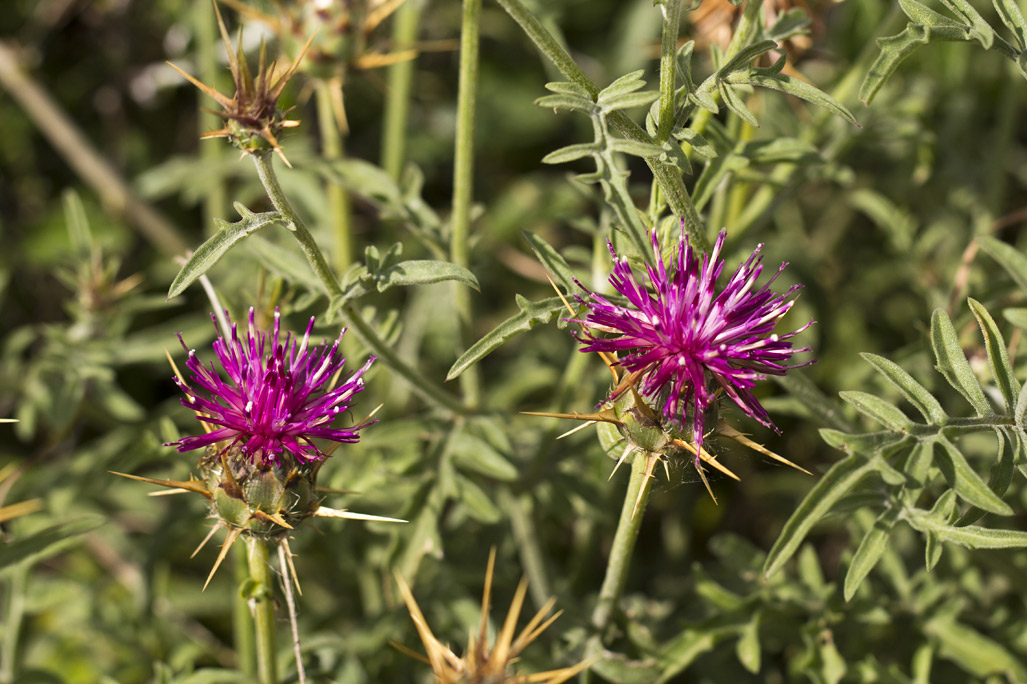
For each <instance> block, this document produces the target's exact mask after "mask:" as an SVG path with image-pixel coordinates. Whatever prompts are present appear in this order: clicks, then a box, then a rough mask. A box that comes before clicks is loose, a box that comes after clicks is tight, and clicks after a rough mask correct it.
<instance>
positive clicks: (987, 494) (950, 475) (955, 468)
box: [935, 436, 1013, 515]
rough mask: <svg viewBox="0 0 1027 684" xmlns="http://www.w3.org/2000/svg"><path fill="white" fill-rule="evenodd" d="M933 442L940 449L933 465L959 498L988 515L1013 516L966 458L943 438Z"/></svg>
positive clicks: (1010, 509)
mask: <svg viewBox="0 0 1027 684" xmlns="http://www.w3.org/2000/svg"><path fill="white" fill-rule="evenodd" d="M935 440H936V442H937V443H938V444H939V445H941V447H942V453H941V454H939V458H938V459H936V462H935V464H936V465H937V466H938V467H939V468H940V469H941V472H942V475H944V476H945V480H946V481H947V482H948V483H949V486H950V487H952V489H953V490H954V491H955V492H956V494H958V495H959V498H961V499H962V500H963V501H966V502H967V503H968V504H970V505H972V506H976V507H977V508H981V509H983V510H985V511H988V512H990V513H996V514H998V515H1012V514H1013V509H1012V508H1010V507H1009V504H1007V503H1006V502H1004V501H1003V500H1002V499H1000V498H999V497H998V496H997V495H996V494H995V492H993V491H991V489H989V488H988V485H987V484H986V483H985V482H984V480H983V479H981V476H980V475H978V474H977V473H976V472H975V471H974V469H973V468H971V467H970V464H969V463H967V460H966V457H965V456H964V455H963V454H962V452H960V451H959V449H957V448H956V445H954V444H953V443H952V442H950V441H949V440H948V438H947V437H944V436H939V437H936V438H935Z"/></svg>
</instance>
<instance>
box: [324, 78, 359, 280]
mask: <svg viewBox="0 0 1027 684" xmlns="http://www.w3.org/2000/svg"><path fill="white" fill-rule="evenodd" d="M341 88H342V83H341V82H340V81H339V80H337V79H329V80H325V79H319V80H318V81H317V88H316V91H315V93H316V98H317V129H318V132H319V133H320V134H321V154H322V156H323V157H324V158H325V160H326V161H333V160H339V159H342V157H343V147H342V131H340V130H339V122H338V121H336V118H335V112H334V110H333V108H332V98H333V97H334V94H333V92H332V91H333V90H334V89H341ZM325 193H326V194H327V195H328V216H329V221H330V222H331V227H332V237H333V238H334V242H333V245H334V249H333V250H332V262H333V263H334V264H335V269H336V270H337V271H339V272H340V273H342V272H344V271H345V270H346V269H347V268H349V265H350V264H351V263H352V262H353V237H352V234H351V233H352V231H351V229H350V203H349V194H347V192H346V189H345V188H343V187H342V186H340V185H339V184H338V183H333V182H331V181H326V183H325Z"/></svg>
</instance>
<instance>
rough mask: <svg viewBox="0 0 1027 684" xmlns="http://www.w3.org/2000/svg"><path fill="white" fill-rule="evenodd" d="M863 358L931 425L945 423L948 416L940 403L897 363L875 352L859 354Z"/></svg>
mask: <svg viewBox="0 0 1027 684" xmlns="http://www.w3.org/2000/svg"><path fill="white" fill-rule="evenodd" d="M860 356H862V357H863V359H864V360H865V361H866V362H867V363H869V364H870V365H871V366H873V367H874V369H875V370H876V371H877V372H878V373H880V374H881V375H883V376H884V378H885V379H886V380H887V381H888V383H889V384H891V385H892V386H893V387H894V388H895V389H897V390H899V391H900V392H901V393H902V396H904V397H905V398H906V400H907V401H908V402H909V403H910V404H912V405H913V408H915V409H916V410H917V411H919V412H920V414H921V415H923V417H924V418H925V419H926V420H927V422H928V423H930V424H931V425H945V424H946V423H947V422H948V420H949V417H948V415H947V414H946V413H945V410H944V409H942V407H941V404H940V403H939V402H938V400H937V399H935V398H934V395H932V394H931V393H930V392H928V391H927V389H926V388H925V387H924V386H923V385H921V384H920V383H919V382H917V381H916V380H914V379H913V376H912V375H910V374H909V373H907V372H906V371H905V370H903V369H902V368H901V367H900V366H899V365H898V364H897V363H895V362H893V361H889V360H888V359H886V358H884V357H883V356H878V355H876V354H869V353H864V354H860Z"/></svg>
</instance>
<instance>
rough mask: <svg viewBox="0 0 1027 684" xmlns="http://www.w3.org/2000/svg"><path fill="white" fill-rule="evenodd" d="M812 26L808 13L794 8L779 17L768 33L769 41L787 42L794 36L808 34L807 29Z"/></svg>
mask: <svg viewBox="0 0 1027 684" xmlns="http://www.w3.org/2000/svg"><path fill="white" fill-rule="evenodd" d="M809 24H810V18H809V16H808V15H807V14H806V12H805V11H804V10H802V9H800V8H798V7H793V8H792V9H790V10H788V11H787V12H783V13H782V14H780V15H778V19H777V21H775V22H774V25H773V26H771V27H770V28H769V29H767V31H766V34H765V35H766V37H767V39H768V40H773V41H781V40H787V39H788V38H791V37H792V36H797V35H799V34H802V33H807V31H806V27H807V26H809Z"/></svg>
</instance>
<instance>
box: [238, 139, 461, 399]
mask: <svg viewBox="0 0 1027 684" xmlns="http://www.w3.org/2000/svg"><path fill="white" fill-rule="evenodd" d="M251 156H252V157H253V163H254V164H255V165H256V167H257V175H258V176H260V182H261V183H263V185H264V190H265V191H266V192H267V196H268V199H270V200H271V204H272V205H274V207H275V209H276V210H277V211H278V213H280V214H281V215H282V216H283V217H284V219H285V221H286V225H287V227H288V228H289V230H290V231H291V232H292V234H293V235H294V236H295V237H296V240H297V241H298V242H299V243H300V249H301V250H302V251H303V255H304V256H306V257H307V261H308V262H309V263H310V267H311V268H312V269H313V271H314V275H316V276H317V277H318V279H319V280H320V281H321V283H322V284H323V285H324V287H325V290H326V291H327V292H328V294H329V296H330V297H332V298H333V299H334V298H337V297H341V296H342V288H341V287H340V286H339V281H338V280H337V279H336V278H335V274H334V273H332V269H331V267H329V265H328V262H327V261H326V260H325V256H324V254H323V253H322V252H321V248H320V247H318V245H317V242H316V241H315V240H314V236H313V235H311V234H310V231H309V230H307V226H306V224H304V223H303V219H301V218H300V217H299V214H297V213H296V211H295V210H294V209H293V208H292V204H290V202H289V199H288V198H287V197H286V196H285V193H284V192H283V191H282V186H281V185H280V184H279V183H278V176H277V175H276V174H275V169H274V166H273V162H272V161H271V153H270V152H269V151H267V152H261V153H257V154H253V155H251ZM339 315H340V316H341V317H342V320H343V322H345V324H346V325H347V326H348V327H349V328H351V329H352V330H353V332H354V334H355V335H356V336H357V337H358V338H359V339H360V341H361V342H363V343H364V344H365V345H367V346H368V348H370V350H371V352H372V353H374V354H375V355H376V356H377V357H378V358H379V359H380V360H381V362H382V363H384V364H385V365H386V366H388V367H389V368H391V369H392V370H393V371H394V372H396V373H397V374H398V375H399V376H401V377H403V378H404V379H406V381H407V382H409V383H410V385H411V386H412V387H413V388H414V390H415V391H416V392H417V393H418V394H419V395H420V396H421V397H422V398H423V399H424V400H425V401H427V402H429V403H431V404H433V405H435V406H438V407H440V408H444V409H448V410H449V411H451V412H453V413H458V414H463V413H466V412H467V409H466V408H465V407H464V406H463V405H461V403H460V402H459V401H458V400H457V399H456V398H455V397H453V396H452V395H450V394H449V393H448V392H445V391H444V390H442V389H441V388H439V387H437V386H436V385H435V384H434V383H432V382H431V381H429V380H428V379H427V378H425V377H424V376H423V375H422V374H421V373H420V371H418V370H416V369H415V368H413V367H412V366H410V365H409V364H408V363H407V362H405V361H403V359H401V358H400V357H399V355H398V354H396V352H395V351H394V350H393V349H392V348H391V347H389V345H388V344H386V342H385V340H383V339H382V338H381V337H380V336H379V335H378V333H377V332H376V331H375V329H374V327H372V326H371V324H370V323H368V322H367V321H365V320H364V319H363V318H362V317H361V315H360V312H359V311H358V310H357V309H356V307H355V306H353V304H352V303H349V304H344V305H343V306H342V307H341V309H340V310H339Z"/></svg>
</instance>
